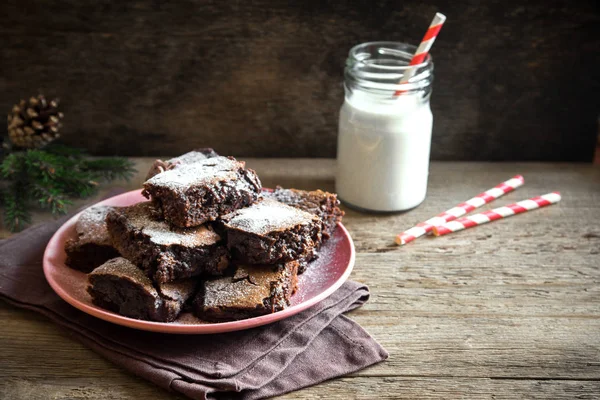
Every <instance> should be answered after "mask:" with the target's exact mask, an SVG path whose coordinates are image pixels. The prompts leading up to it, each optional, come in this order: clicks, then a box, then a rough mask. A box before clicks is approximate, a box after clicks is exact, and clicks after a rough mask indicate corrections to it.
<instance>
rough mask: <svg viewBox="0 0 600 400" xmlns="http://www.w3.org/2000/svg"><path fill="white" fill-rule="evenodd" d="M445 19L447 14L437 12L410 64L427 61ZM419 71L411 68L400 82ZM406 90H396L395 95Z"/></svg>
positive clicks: (404, 81)
mask: <svg viewBox="0 0 600 400" xmlns="http://www.w3.org/2000/svg"><path fill="white" fill-rule="evenodd" d="M444 21H446V16H445V15H444V14H442V13H436V14H435V17H433V20H432V21H431V25H429V29H427V32H425V36H423V40H421V44H419V47H417V51H416V52H415V55H414V56H413V58H412V59H411V60H410V63H409V64H408V65H409V66H414V65H419V64H422V63H423V61H425V57H427V54H429V50H430V49H431V46H433V42H435V38H436V37H437V35H438V33H439V32H440V29H442V25H444ZM416 72H417V68H409V69H407V70H406V71H405V72H404V76H403V77H402V79H401V80H400V84H403V83H406V82H408V81H409V80H410V78H412V77H413V76H414V74H415V73H416ZM403 92H405V91H404V90H397V91H396V92H394V96H399V95H401V94H402V93H403Z"/></svg>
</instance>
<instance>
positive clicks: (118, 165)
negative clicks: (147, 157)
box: [82, 157, 136, 181]
mask: <svg viewBox="0 0 600 400" xmlns="http://www.w3.org/2000/svg"><path fill="white" fill-rule="evenodd" d="M133 166H134V164H133V163H132V162H131V161H129V160H128V159H126V158H120V157H107V158H99V159H92V160H84V161H83V162H82V169H84V170H86V171H89V172H90V173H92V174H93V175H94V176H95V177H96V179H98V180H104V181H113V180H116V179H121V180H127V181H128V180H129V179H131V177H132V176H133V174H134V173H135V172H136V171H135V168H134V167H133Z"/></svg>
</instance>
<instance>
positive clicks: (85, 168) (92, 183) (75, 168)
mask: <svg viewBox="0 0 600 400" xmlns="http://www.w3.org/2000/svg"><path fill="white" fill-rule="evenodd" d="M133 166H134V164H133V163H132V162H131V161H129V160H127V159H124V158H118V157H109V158H100V159H88V158H87V157H86V156H85V153H84V152H83V151H82V150H80V149H73V148H70V147H67V146H60V145H51V146H47V147H45V148H44V149H30V150H26V151H18V152H14V153H10V154H8V155H6V156H5V157H4V158H3V159H0V178H2V182H0V201H2V204H3V206H4V219H5V221H6V225H7V226H8V227H9V229H10V230H11V231H15V230H20V229H22V228H23V227H24V226H25V225H26V224H28V223H29V222H30V219H31V217H30V209H29V207H30V206H31V205H32V203H37V204H38V205H39V206H40V207H41V208H46V209H49V210H50V211H51V212H52V214H55V215H56V214H64V213H65V212H67V207H68V206H69V205H70V204H72V203H71V201H70V200H69V197H80V198H81V197H88V196H90V195H92V194H94V193H95V192H96V190H97V188H98V184H99V182H100V181H112V180H115V179H126V180H129V179H130V178H131V177H132V176H133V174H134V172H135V169H134V168H133Z"/></svg>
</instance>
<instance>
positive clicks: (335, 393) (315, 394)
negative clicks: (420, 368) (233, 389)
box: [0, 376, 600, 400]
mask: <svg viewBox="0 0 600 400" xmlns="http://www.w3.org/2000/svg"><path fill="white" fill-rule="evenodd" d="M349 388H352V392H351V393H349V391H348V389H349ZM597 393H600V382H598V381H577V380H568V381H556V380H552V381H547V380H520V379H519V380H517V379H475V378H443V377H440V378H427V377H345V378H339V379H335V380H332V381H328V382H324V383H321V384H319V385H315V386H312V387H309V388H306V389H303V390H302V391H298V392H292V393H289V394H287V395H284V396H281V397H279V398H280V399H282V400H283V399H290V400H291V399H308V400H310V399H343V400H346V399H365V400H370V399H373V398H377V399H395V400H396V399H410V400H413V399H442V400H446V399H456V398H460V399H478V400H479V399H497V400H500V399H522V398H527V399H543V400H545V399H555V400H561V399H569V400H570V399H574V398H576V399H590V400H592V399H598V395H597ZM0 394H4V395H5V396H6V398H10V399H28V400H46V399H49V398H51V399H74V400H83V399H85V400H88V399H89V400H91V399H105V400H119V399H131V398H135V399H144V398H151V399H157V400H160V399H170V400H175V399H184V397H181V396H178V395H176V394H174V393H170V392H167V391H164V390H162V389H160V388H157V387H155V386H152V385H149V384H146V383H144V382H143V381H142V380H140V379H138V378H136V377H134V376H127V379H123V380H121V381H119V382H118V384H113V383H112V382H110V381H96V380H94V379H86V378H79V379H68V380H66V379H56V380H31V379H10V380H7V381H3V382H0Z"/></svg>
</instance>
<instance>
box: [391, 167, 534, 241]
mask: <svg viewBox="0 0 600 400" xmlns="http://www.w3.org/2000/svg"><path fill="white" fill-rule="evenodd" d="M523 183H525V180H524V179H523V177H522V176H521V175H516V176H513V177H512V178H511V179H509V180H507V181H506V182H502V183H501V184H499V185H497V186H494V187H493V188H491V189H488V190H486V191H485V192H483V193H479V194H478V195H477V196H475V197H473V198H472V199H469V200H467V201H465V202H464V203H460V204H459V205H457V206H455V207H453V208H451V209H449V210H447V211H444V212H443V213H441V214H439V215H437V216H435V217H433V218H430V219H428V220H427V221H425V222H420V223H418V224H417V225H415V226H414V227H412V228H410V229H409V230H407V231H405V232H403V233H401V234H399V235H398V236H396V244H399V245H404V244H406V243H409V242H412V241H413V240H415V239H416V238H418V237H420V236H423V235H425V234H426V233H428V232H431V231H432V230H433V227H434V226H436V225H443V224H445V223H446V222H449V221H452V220H455V219H456V218H458V217H462V216H463V215H465V214H467V213H470V212H471V211H473V210H474V209H476V208H479V207H481V206H482V205H484V204H487V203H489V202H491V201H493V200H495V199H497V198H498V197H500V196H503V195H505V194H506V193H509V192H512V191H513V190H515V189H516V188H518V187H519V186H521V185H523Z"/></svg>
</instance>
